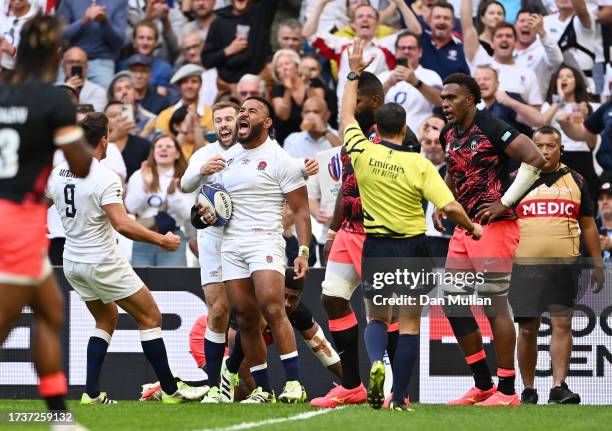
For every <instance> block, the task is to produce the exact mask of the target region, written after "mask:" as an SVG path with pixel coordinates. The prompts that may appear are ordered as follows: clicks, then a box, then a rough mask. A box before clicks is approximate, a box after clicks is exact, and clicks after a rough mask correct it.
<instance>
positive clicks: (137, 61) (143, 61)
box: [127, 54, 153, 67]
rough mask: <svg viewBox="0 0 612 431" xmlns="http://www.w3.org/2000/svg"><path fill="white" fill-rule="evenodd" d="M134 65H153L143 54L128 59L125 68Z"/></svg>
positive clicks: (151, 60)
mask: <svg viewBox="0 0 612 431" xmlns="http://www.w3.org/2000/svg"><path fill="white" fill-rule="evenodd" d="M135 64H141V65H143V66H148V67H151V64H153V59H151V58H150V57H147V56H146V55H143V54H134V55H132V56H131V57H130V58H128V60H127V67H130V66H134V65H135Z"/></svg>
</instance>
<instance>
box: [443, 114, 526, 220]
mask: <svg viewBox="0 0 612 431" xmlns="http://www.w3.org/2000/svg"><path fill="white" fill-rule="evenodd" d="M519 134H520V133H519V131H518V130H516V129H515V128H513V127H512V126H509V125H508V124H506V123H504V122H503V121H501V120H499V119H497V118H495V117H493V116H491V115H490V114H487V113H485V112H482V111H478V112H477V113H476V116H475V117H474V122H473V123H472V125H471V126H470V127H469V128H468V130H467V131H465V132H460V131H459V130H458V129H457V125H456V124H447V125H446V126H445V127H444V128H443V129H442V131H441V132H440V143H441V144H442V147H443V148H445V151H446V163H447V167H448V171H447V172H448V175H450V176H451V178H452V180H453V183H454V185H455V190H456V192H457V201H458V202H459V203H460V204H461V205H462V206H463V208H465V211H466V212H467V214H468V216H469V217H470V218H471V219H472V220H473V221H476V222H477V221H478V220H475V217H476V213H477V212H478V207H479V206H480V205H482V204H486V203H490V202H493V201H496V200H498V199H500V198H501V197H502V195H503V194H504V192H505V191H506V190H507V188H508V186H509V185H510V183H511V181H510V161H511V160H510V158H509V157H508V156H507V155H506V153H505V152H504V150H505V148H506V147H507V146H508V145H509V144H510V143H511V142H512V141H513V140H514V139H515V138H516V137H517V136H518V135H519ZM514 218H516V216H515V214H514V211H512V210H508V211H507V212H506V213H504V214H502V215H501V216H500V217H498V218H497V219H496V220H503V219H514Z"/></svg>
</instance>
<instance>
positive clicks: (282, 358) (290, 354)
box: [280, 350, 298, 361]
mask: <svg viewBox="0 0 612 431" xmlns="http://www.w3.org/2000/svg"><path fill="white" fill-rule="evenodd" d="M297 355H298V352H297V350H296V351H295V352H289V353H286V354H284V355H280V358H281V361H284V360H285V359H291V358H296V357H297Z"/></svg>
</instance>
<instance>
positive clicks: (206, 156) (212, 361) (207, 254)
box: [181, 102, 240, 403]
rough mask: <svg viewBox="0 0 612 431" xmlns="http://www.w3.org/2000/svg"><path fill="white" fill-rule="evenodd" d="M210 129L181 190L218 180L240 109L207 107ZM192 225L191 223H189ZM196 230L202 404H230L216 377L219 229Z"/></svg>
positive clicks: (223, 295)
mask: <svg viewBox="0 0 612 431" xmlns="http://www.w3.org/2000/svg"><path fill="white" fill-rule="evenodd" d="M211 109H212V112H213V114H212V115H213V127H214V128H215V134H216V136H217V141H216V142H214V143H212V144H209V145H207V146H205V147H204V148H200V149H199V150H198V151H196V152H195V153H193V155H192V156H191V158H190V159H189V166H187V169H186V170H185V173H184V175H183V177H182V178H181V190H182V191H183V192H185V193H192V192H195V191H196V190H199V189H200V188H201V187H202V186H203V185H204V184H211V183H214V182H218V181H220V178H219V175H218V172H220V171H221V170H222V169H223V168H224V166H225V163H224V159H223V155H224V154H225V152H226V151H227V150H228V149H229V148H231V147H232V146H234V145H235V144H236V142H237V141H238V136H237V130H236V127H237V126H236V119H237V117H238V110H239V109H240V107H239V106H238V105H236V104H235V103H232V102H218V103H216V104H215V105H213V107H212V108H211ZM192 223H193V221H192ZM194 227H196V228H197V229H198V234H197V238H198V251H199V253H198V255H199V256H198V257H199V261H200V278H201V282H202V289H203V290H204V297H205V298H206V305H207V307H208V325H207V327H206V333H205V335H204V351H205V356H206V364H207V365H206V373H207V374H208V384H209V386H210V387H211V389H210V391H209V392H208V393H207V394H206V397H205V398H204V399H203V400H202V402H203V403H224V402H232V401H233V391H232V388H231V385H229V382H227V381H225V380H222V379H223V377H222V376H221V375H220V372H221V364H222V360H223V354H224V351H225V342H226V337H225V333H226V331H227V327H228V322H229V309H230V306H229V300H228V297H227V292H226V290H225V285H224V284H223V280H222V277H221V274H222V272H221V270H222V268H221V244H222V242H223V227H222V226H207V227H206V226H204V225H200V224H198V225H196V224H195V223H194Z"/></svg>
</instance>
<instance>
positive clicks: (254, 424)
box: [200, 407, 344, 431]
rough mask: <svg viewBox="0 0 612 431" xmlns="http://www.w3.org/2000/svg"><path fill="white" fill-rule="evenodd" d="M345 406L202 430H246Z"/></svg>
mask: <svg viewBox="0 0 612 431" xmlns="http://www.w3.org/2000/svg"><path fill="white" fill-rule="evenodd" d="M343 408H344V407H337V408H335V409H322V410H316V411H313V412H306V413H300V414H297V415H294V416H287V417H284V418H276V419H266V420H263V421H257V422H242V423H239V424H236V425H232V426H229V427H223V428H206V429H203V430H200V431H238V430H244V429H250V428H257V427H261V426H264V425H274V424H280V423H283V422H290V421H301V420H305V419H310V418H312V417H315V416H319V415H324V414H326V413H331V412H333V411H338V410H342V409H343Z"/></svg>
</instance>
